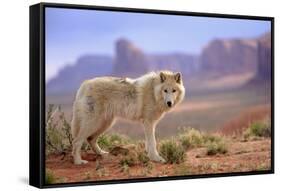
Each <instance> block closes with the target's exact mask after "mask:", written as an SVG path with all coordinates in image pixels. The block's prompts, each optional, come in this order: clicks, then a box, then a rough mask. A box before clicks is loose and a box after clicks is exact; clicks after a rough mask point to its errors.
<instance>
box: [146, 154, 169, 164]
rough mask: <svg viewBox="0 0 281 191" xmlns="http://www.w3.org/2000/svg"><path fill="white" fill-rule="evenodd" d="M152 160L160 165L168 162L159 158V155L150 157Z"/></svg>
mask: <svg viewBox="0 0 281 191" xmlns="http://www.w3.org/2000/svg"><path fill="white" fill-rule="evenodd" d="M149 158H150V160H152V161H155V162H160V163H165V162H166V160H165V159H164V158H163V157H161V156H159V155H153V156H149Z"/></svg>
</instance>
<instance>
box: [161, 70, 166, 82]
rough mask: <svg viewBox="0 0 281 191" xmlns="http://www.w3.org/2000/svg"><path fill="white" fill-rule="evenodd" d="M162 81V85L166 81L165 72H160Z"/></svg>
mask: <svg viewBox="0 0 281 191" xmlns="http://www.w3.org/2000/svg"><path fill="white" fill-rule="evenodd" d="M160 80H161V82H162V83H163V82H164V81H165V80H166V76H165V74H164V73H163V72H160Z"/></svg>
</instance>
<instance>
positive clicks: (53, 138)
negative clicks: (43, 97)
mask: <svg viewBox="0 0 281 191" xmlns="http://www.w3.org/2000/svg"><path fill="white" fill-rule="evenodd" d="M56 116H57V117H56ZM70 129H71V126H70V124H69V122H68V121H67V120H66V117H65V115H64V112H63V111H61V108H60V106H57V107H56V108H55V106H54V105H49V107H48V111H47V116H46V131H45V132H46V139H45V141H46V154H49V153H63V152H65V151H67V150H70V149H71V146H72V136H71V130H70Z"/></svg>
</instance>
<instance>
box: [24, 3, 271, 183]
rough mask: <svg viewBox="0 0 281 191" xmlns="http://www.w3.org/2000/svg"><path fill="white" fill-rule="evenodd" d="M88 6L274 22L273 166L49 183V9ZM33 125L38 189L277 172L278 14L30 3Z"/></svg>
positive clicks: (33, 177)
mask: <svg viewBox="0 0 281 191" xmlns="http://www.w3.org/2000/svg"><path fill="white" fill-rule="evenodd" d="M46 7H55V8H68V9H87V10H103V11H118V12H134V13H153V14H165V15H183V16H200V17H216V18H238V19H249V20H265V21H270V22H271V50H272V51H271V90H272V92H271V116H272V117H271V124H272V131H271V169H270V170H263V171H252V172H233V173H220V174H206V175H186V176H173V177H159V178H158V177H154V178H139V179H126V180H106V181H95V182H76V183H60V184H51V185H46V184H45V182H44V180H45V8H46ZM29 13H30V37H29V38H30V55H29V56H30V82H29V84H30V98H29V102H30V109H29V110H30V128H29V137H30V138H29V184H30V185H32V186H35V187H38V188H53V187H66V186H85V185H99V184H115V183H132V182H147V181H167V180H178V179H191V178H210V177H226V176H242V175H258V174H271V173H274V169H275V167H274V17H265V16H249V15H232V14H217V13H199V12H184V11H170V10H153V9H137V8H125V7H124V8H123V7H122V8H121V7H104V6H93V5H91V6H90V5H73V4H56V3H39V4H36V5H32V6H30V10H29Z"/></svg>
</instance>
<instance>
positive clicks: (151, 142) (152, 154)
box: [144, 123, 165, 163]
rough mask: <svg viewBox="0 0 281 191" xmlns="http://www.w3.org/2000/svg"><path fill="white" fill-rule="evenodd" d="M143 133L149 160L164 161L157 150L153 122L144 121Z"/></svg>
mask: <svg viewBox="0 0 281 191" xmlns="http://www.w3.org/2000/svg"><path fill="white" fill-rule="evenodd" d="M144 133H145V139H146V142H145V148H146V151H147V153H148V157H149V158H150V160H153V161H156V162H163V163H164V162H165V159H163V158H162V157H161V156H160V155H159V154H158V152H157V148H156V139H155V124H152V123H144Z"/></svg>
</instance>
